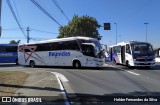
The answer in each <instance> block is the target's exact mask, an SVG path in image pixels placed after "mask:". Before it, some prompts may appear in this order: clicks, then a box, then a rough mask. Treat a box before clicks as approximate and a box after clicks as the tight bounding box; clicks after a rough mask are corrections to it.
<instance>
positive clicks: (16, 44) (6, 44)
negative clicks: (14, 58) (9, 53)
mask: <svg viewBox="0 0 160 105" xmlns="http://www.w3.org/2000/svg"><path fill="white" fill-rule="evenodd" d="M0 46H18V44H0Z"/></svg>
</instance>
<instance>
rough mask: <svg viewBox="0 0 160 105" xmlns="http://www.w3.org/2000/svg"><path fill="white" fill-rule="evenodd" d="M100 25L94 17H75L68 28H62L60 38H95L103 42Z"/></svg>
mask: <svg viewBox="0 0 160 105" xmlns="http://www.w3.org/2000/svg"><path fill="white" fill-rule="evenodd" d="M98 28H100V25H99V23H98V22H97V20H96V19H95V18H93V17H89V16H87V15H86V16H81V17H78V15H75V16H74V17H73V19H72V20H71V21H70V22H69V23H68V25H67V26H64V27H60V29H59V35H58V38H64V37H71V36H85V37H93V38H97V39H98V40H101V37H100V35H99V32H98Z"/></svg>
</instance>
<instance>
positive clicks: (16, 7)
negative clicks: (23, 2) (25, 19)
mask: <svg viewBox="0 0 160 105" xmlns="http://www.w3.org/2000/svg"><path fill="white" fill-rule="evenodd" d="M12 1H13V5H14V7H15V11H16V13H17V17H18V19H19V22H20V23H21V26H22V27H23V24H22V21H21V19H20V16H19V13H18V9H17V6H16V3H15V0H12Z"/></svg>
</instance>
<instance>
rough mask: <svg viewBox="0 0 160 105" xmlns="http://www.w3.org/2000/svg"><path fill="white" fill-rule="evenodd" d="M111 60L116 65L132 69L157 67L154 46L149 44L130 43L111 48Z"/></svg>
mask: <svg viewBox="0 0 160 105" xmlns="http://www.w3.org/2000/svg"><path fill="white" fill-rule="evenodd" d="M109 53H110V60H111V61H113V62H114V63H115V64H123V65H126V66H128V67H129V68H130V67H133V66H137V67H138V66H143V67H150V66H154V65H155V56H154V51H153V48H152V45H151V44H149V43H147V42H138V41H128V42H121V43H118V44H117V45H113V46H110V47H109Z"/></svg>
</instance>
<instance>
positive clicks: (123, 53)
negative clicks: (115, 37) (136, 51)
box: [121, 46, 125, 64]
mask: <svg viewBox="0 0 160 105" xmlns="http://www.w3.org/2000/svg"><path fill="white" fill-rule="evenodd" d="M121 61H122V64H124V63H125V46H121Z"/></svg>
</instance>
